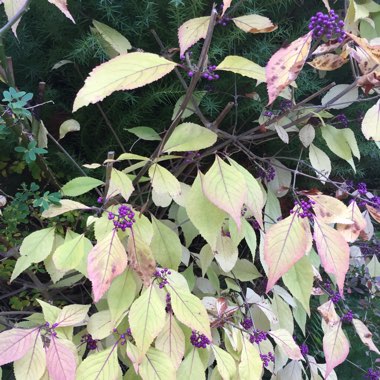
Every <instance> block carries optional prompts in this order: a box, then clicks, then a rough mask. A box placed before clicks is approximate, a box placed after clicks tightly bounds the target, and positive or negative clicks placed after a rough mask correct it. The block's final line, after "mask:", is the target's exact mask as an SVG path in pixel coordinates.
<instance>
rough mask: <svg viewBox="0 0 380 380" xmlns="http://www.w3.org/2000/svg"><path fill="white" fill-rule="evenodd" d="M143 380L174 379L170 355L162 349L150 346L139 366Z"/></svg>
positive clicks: (174, 372)
mask: <svg viewBox="0 0 380 380" xmlns="http://www.w3.org/2000/svg"><path fill="white" fill-rule="evenodd" d="M139 374H140V376H141V378H142V379H143V380H163V379H166V380H175V379H176V370H175V367H174V365H173V363H172V361H171V359H170V357H169V356H168V355H167V354H166V353H165V352H162V351H159V350H156V349H155V348H150V349H149V351H148V352H147V353H146V355H145V357H144V359H143V360H142V362H141V364H140V366H139Z"/></svg>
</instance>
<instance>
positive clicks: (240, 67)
mask: <svg viewBox="0 0 380 380" xmlns="http://www.w3.org/2000/svg"><path fill="white" fill-rule="evenodd" d="M216 70H222V71H230V72H232V73H235V74H240V75H243V76H245V77H248V78H252V79H256V80H257V81H259V82H265V81H266V77H265V69H264V67H261V66H260V65H258V64H257V63H255V62H252V61H250V60H249V59H247V58H244V57H240V56H238V55H229V56H227V57H226V58H224V59H223V61H222V62H221V63H219V65H218V66H217V68H216Z"/></svg>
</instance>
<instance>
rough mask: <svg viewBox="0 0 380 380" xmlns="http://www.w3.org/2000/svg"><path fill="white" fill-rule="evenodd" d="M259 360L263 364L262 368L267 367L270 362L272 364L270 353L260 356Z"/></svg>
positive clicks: (271, 354)
mask: <svg viewBox="0 0 380 380" xmlns="http://www.w3.org/2000/svg"><path fill="white" fill-rule="evenodd" d="M260 358H261V360H262V362H263V366H264V367H268V365H269V363H270V362H273V363H274V355H273V353H272V352H268V354H267V355H266V354H260Z"/></svg>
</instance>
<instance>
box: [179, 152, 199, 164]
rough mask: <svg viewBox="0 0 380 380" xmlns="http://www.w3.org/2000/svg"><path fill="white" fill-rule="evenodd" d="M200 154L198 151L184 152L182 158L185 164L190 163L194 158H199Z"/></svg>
mask: <svg viewBox="0 0 380 380" xmlns="http://www.w3.org/2000/svg"><path fill="white" fill-rule="evenodd" d="M200 156H201V154H200V153H199V152H191V151H189V152H185V153H184V155H183V158H184V159H185V162H186V163H187V164H190V163H192V162H193V161H194V160H195V159H197V158H199V157H200Z"/></svg>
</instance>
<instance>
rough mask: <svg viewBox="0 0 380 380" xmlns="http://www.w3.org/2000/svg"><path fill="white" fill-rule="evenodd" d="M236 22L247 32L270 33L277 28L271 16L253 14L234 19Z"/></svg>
mask: <svg viewBox="0 0 380 380" xmlns="http://www.w3.org/2000/svg"><path fill="white" fill-rule="evenodd" d="M232 21H233V22H234V24H235V25H236V26H237V27H238V28H239V29H241V30H243V31H244V32H247V33H269V32H273V31H274V30H276V29H277V25H274V24H273V23H272V21H271V20H269V18H267V17H264V16H260V15H256V14H251V15H245V16H240V17H235V18H233V19H232Z"/></svg>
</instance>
